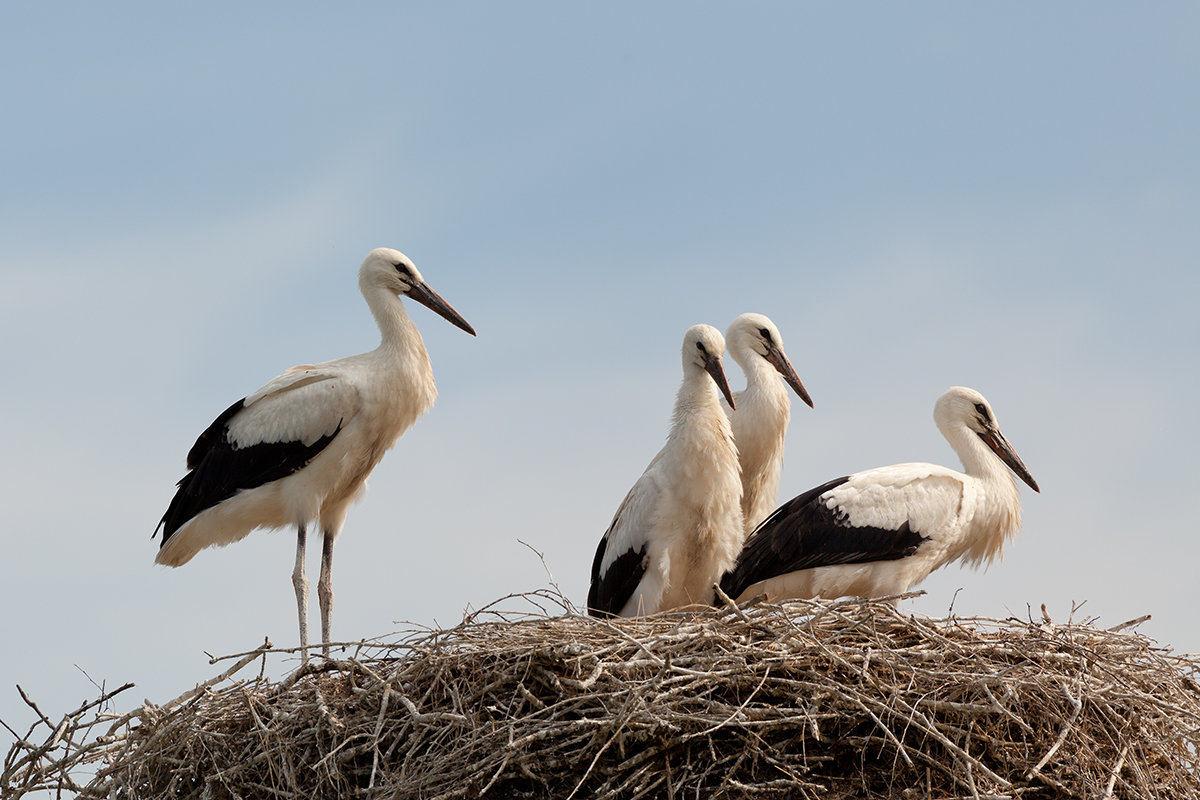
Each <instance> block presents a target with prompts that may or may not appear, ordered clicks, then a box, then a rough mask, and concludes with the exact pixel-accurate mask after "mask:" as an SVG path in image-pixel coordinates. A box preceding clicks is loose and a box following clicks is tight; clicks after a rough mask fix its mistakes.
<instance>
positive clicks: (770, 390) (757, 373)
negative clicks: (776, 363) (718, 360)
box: [734, 352, 789, 407]
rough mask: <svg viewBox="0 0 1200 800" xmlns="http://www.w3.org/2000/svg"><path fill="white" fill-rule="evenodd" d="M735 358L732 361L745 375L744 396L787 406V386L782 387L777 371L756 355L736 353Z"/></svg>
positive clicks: (781, 378) (781, 380)
mask: <svg viewBox="0 0 1200 800" xmlns="http://www.w3.org/2000/svg"><path fill="white" fill-rule="evenodd" d="M737 356H738V357H737V358H735V359H734V360H735V361H737V363H738V366H739V367H741V368H742V372H744V373H746V391H745V394H747V395H753V396H755V399H758V398H762V399H769V400H770V401H771V402H772V403H773V404H775V405H779V404H781V403H782V404H783V405H784V406H785V407H787V406H788V405H789V403H788V390H787V386H786V385H784V382H783V377H782V376H781V375H780V374H779V370H777V369H775V367H773V366H771V364H770V363H769V362H768V361H767V360H766V359H765V358H763V357H762V356H760V355H759V354H758V353H753V352H751V353H749V354H742V353H738V354H737Z"/></svg>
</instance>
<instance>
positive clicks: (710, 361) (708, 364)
mask: <svg viewBox="0 0 1200 800" xmlns="http://www.w3.org/2000/svg"><path fill="white" fill-rule="evenodd" d="M704 371H705V372H707V373H708V374H709V375H711V376H712V379H713V380H714V381H715V382H716V384H717V388H718V389H720V390H721V394H723V395H725V399H726V400H727V401H729V407H730V408H732V409H735V410H736V409H737V406H735V405H734V404H733V392H731V391H729V381H727V380H725V368H724V367H722V366H721V359H720V357H718V356H714V355H713V354H712V353H706V354H705V356H704Z"/></svg>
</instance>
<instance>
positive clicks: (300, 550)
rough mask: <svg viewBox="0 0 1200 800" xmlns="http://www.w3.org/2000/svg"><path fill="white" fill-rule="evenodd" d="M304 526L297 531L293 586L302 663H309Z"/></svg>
mask: <svg viewBox="0 0 1200 800" xmlns="http://www.w3.org/2000/svg"><path fill="white" fill-rule="evenodd" d="M304 539H305V532H304V525H300V526H299V527H298V528H297V529H296V568H295V569H294V570H292V586H293V587H295V589H296V613H297V614H298V615H299V617H300V661H301V663H304V664H307V663H308V576H307V575H305V574H304Z"/></svg>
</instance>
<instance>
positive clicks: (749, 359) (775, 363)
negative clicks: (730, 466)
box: [725, 314, 813, 533]
mask: <svg viewBox="0 0 1200 800" xmlns="http://www.w3.org/2000/svg"><path fill="white" fill-rule="evenodd" d="M725 343H726V344H727V345H728V346H729V355H731V356H733V360H734V361H736V362H737V363H738V366H739V367H741V368H742V372H744V373H745V374H746V388H745V389H743V390H742V391H740V392H736V393H734V395H733V398H734V400H736V401H737V410H736V411H735V410H733V408H731V407H729V406H726V407H725V413H726V414H728V415H729V420H730V423H731V424H732V426H733V441H734V442H736V443H737V449H738V459H739V460H740V462H741V466H742V515H743V517H744V518H745V523H746V533H749V532H750V531H752V530H754V528H755V527H757V526H758V523H760V522H762V521H763V520H764V519H766V518H767V515H768V514H770V513H771V511H773V510H774V508H775V501H776V498H777V497H778V496H779V473H780V471H781V470H782V469H783V443H784V439H785V438H786V437H787V427H788V419H789V418H790V417H791V415H792V403H791V400H789V399H788V391H787V386H790V387H792V390H793V391H794V392H795V393H796V396H797V397H799V398H800V399H801V400H803V401H804V402H805V403H806V404H807V405H808V407H809V408H812V407H813V402H812V398H810V397H809V396H808V391H807V390H805V388H804V384H803V383H801V382H800V377H799V376H798V375H796V370H794V369H792V364H791V362H790V361H788V357H787V355H786V354H785V353H784V352H783V337H781V336H780V335H779V329H778V328H776V327H775V323H773V322H771V320H770V319H768V318H767V317H765V316H763V315H762V314H742V315H741V316H740V317H738V318H737V319H735V320H734V321H733V324H732V325H730V326H729V330H727V331H726V332H725ZM780 376H783V380H784V381H786V382H787V386H785V385H784V383H783V382H782V381H780V380H779V378H780Z"/></svg>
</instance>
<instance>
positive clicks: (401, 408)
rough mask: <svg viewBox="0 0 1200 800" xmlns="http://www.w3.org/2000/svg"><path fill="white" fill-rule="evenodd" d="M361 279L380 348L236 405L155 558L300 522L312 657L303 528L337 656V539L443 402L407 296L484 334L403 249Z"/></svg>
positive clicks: (174, 508) (195, 450)
mask: <svg viewBox="0 0 1200 800" xmlns="http://www.w3.org/2000/svg"><path fill="white" fill-rule="evenodd" d="M358 286H359V289H360V290H361V291H362V294H363V297H364V298H366V301H367V306H368V307H370V309H371V313H372V314H373V315H374V317H375V321H376V322H377V323H378V325H379V330H380V333H381V335H382V340H381V342H380V345H379V347H377V348H376V349H374V350H372V351H371V352H369V353H362V354H360V355H356V356H349V357H347V358H339V359H336V360H334V361H325V362H323V363H320V364H303V365H301V366H297V367H292V368H291V369H289V370H288V371H287V372H285V373H283V374H282V375H280V376H279V377H277V378H275V379H274V380H272V381H271V382H270V383H268V384H267V385H266V386H264V387H262V388H261V389H259V390H258V391H257V392H254V393H253V394H251V395H249V396H247V397H245V398H243V399H241V400H238V401H237V402H236V403H234V404H233V405H231V406H230V407H229V408H227V409H226V410H225V411H224V412H223V413H222V414H221V415H220V416H219V417H217V419H216V421H214V422H213V423H212V425H210V426H209V427H208V429H207V430H206V431H204V433H202V434H200V438H199V439H197V440H196V444H195V445H193V446H192V449H191V451H190V452H189V453H188V456H187V466H188V469H189V470H190V471H189V472H188V473H187V474H186V475H184V476H183V479H182V480H180V481H179V489H178V491H176V493H175V497H174V498H173V499H172V500H171V504H170V505H169V506H168V507H167V513H166V514H164V515H163V518H162V521H161V522H160V523H159V526H160V527H161V528H162V531H163V539H162V545H161V547H160V549H159V551H158V555H157V557H156V558H155V561H156V562H157V563H159V564H166V565H168V566H172V567H178V566H181V565H183V564H186V563H187V562H188V561H190V560H191V558H192V556H194V555H196V553H197V552H199V551H200V550H202V549H204V548H205V547H212V546H214V545H219V546H222V547H223V546H225V545H227V544H230V543H232V542H236V541H238V540H239V539H241V538H242V537H244V536H246V534H248V533H250V531H252V530H254V529H255V528H260V527H261V528H280V527H284V526H288V525H294V526H296V529H297V538H296V566H295V570H294V571H293V573H292V585H293V587H294V588H295V590H296V609H297V613H298V614H299V618H300V647H301V654H302V658H303V659H304V660H307V659H308V649H307V648H308V578H307V576H306V575H305V572H304V544H305V531H306V526H307V525H308V524H309V523H310V522H313V521H315V522H316V523H317V524H318V525H319V526H320V530H321V532H322V534H323V535H324V547H323V550H322V553H321V577H320V580H319V581H318V583H317V595H318V597H319V599H320V603H321V637H322V641H323V642H324V648H323V650H324V653H325V655H326V656H328V655H329V641H330V615H331V612H332V609H333V588H332V573H333V543H334V540H335V539H336V538H337V535H338V533H339V532H340V531H341V529H342V523H344V522H345V520H346V511H347V509H348V508H349V507H350V503H351V502H352V501H353V500H354V499H355V498H356V497H358V495H359V494H360V493H361V492H362V491H363V489H364V487H365V486H366V480H367V475H369V474H370V473H371V470H372V469H374V467H375V465H376V464H378V463H379V460H380V459H381V458H383V454H384V453H385V452H386V451H387V450H388V449H389V448H390V447H391V446H392V445H393V444H395V442H396V440H397V439H398V438H399V437H400V435H401V434H402V433H404V431H405V430H407V429H408V428H409V426H411V425H412V424H413V423H414V422H416V420H417V418H418V417H420V416H421V415H422V414H424V413H425V412H426V411H428V410H429V408H430V406H432V405H433V401H434V399H435V398H436V397H437V387H436V386H435V385H434V382H433V369H432V367H431V366H430V363H429V355H428V353H426V352H425V343H424V342H423V341H422V339H421V334H420V332H418V331H417V327H416V325H414V324H413V322H412V320H411V319H409V316H408V314H407V313H405V310H404V304H403V303H401V301H400V297H401V296H407V297H410V298H412V299H413V300H416V301H417V302H418V303H421V304H422V305H424V306H426V307H428V308H430V309H431V310H433V311H434V312H435V313H437V314H439V315H441V316H442V317H444V318H446V319H447V320H449V321H450V322H451V323H453V324H454V325H456V326H458V327H459V328H462V329H463V330H464V331H466V332H467V333H469V334H471V335H472V336H474V335H475V330H474V329H473V328H472V327H471V326H470V325H469V324H467V321H466V320H465V319H463V318H462V316H461V315H459V313H458V312H457V311H455V310H454V309H453V308H451V307H450V305H449V304H448V303H447V302H446V301H445V300H443V299H442V298H441V296H440V295H438V293H437V292H435V291H434V290H433V289H431V288H429V285H428V284H426V283H425V280H424V278H422V277H421V273H420V272H418V271H417V268H416V267H415V266H413V263H412V262H411V261H410V260H409V259H408V257H407V256H405V255H404V254H403V253H400V252H398V251H396V250H389V249H387V248H379V249H377V250H372V251H371V252H370V253H369V254H368V255H367V258H366V260H365V261H363V263H362V267H361V268H360V269H359V271H358ZM156 533H157V531H156Z"/></svg>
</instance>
